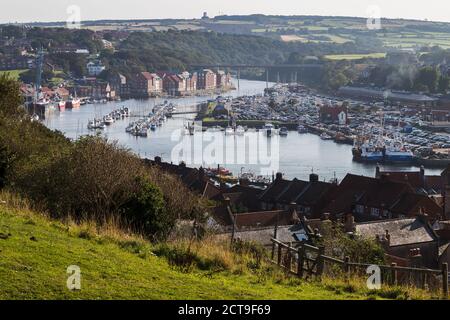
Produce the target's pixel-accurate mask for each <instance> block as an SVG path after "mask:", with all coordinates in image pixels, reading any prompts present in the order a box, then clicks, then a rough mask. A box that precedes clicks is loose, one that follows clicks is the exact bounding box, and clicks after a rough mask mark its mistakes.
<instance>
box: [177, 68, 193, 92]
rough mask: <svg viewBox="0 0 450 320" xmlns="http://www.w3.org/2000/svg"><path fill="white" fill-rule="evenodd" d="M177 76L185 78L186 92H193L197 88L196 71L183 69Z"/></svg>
mask: <svg viewBox="0 0 450 320" xmlns="http://www.w3.org/2000/svg"><path fill="white" fill-rule="evenodd" d="M179 76H180V77H182V78H184V80H185V83H186V87H185V89H184V90H185V92H186V94H193V93H194V92H195V91H196V90H197V73H196V72H194V73H189V72H187V71H183V72H182V73H181V74H179Z"/></svg>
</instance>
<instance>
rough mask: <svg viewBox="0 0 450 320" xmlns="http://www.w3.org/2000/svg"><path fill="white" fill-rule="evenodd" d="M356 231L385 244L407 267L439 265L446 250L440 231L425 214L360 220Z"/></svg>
mask: <svg viewBox="0 0 450 320" xmlns="http://www.w3.org/2000/svg"><path fill="white" fill-rule="evenodd" d="M355 233H356V234H357V235H359V236H361V237H362V238H365V239H370V240H375V241H377V242H378V243H380V244H381V246H382V247H383V249H384V250H385V253H386V254H387V258H388V260H391V261H393V262H396V263H397V264H400V265H403V266H407V267H425V268H432V269H437V268H439V266H440V263H439V262H440V261H441V258H440V257H441V256H442V254H443V251H440V250H439V247H440V242H439V237H438V235H437V234H436V232H435V231H434V230H433V228H432V227H431V225H430V223H429V222H428V221H427V219H426V218H425V217H423V216H419V217H416V218H403V219H392V220H385V221H376V222H366V223H358V224H356V225H355Z"/></svg>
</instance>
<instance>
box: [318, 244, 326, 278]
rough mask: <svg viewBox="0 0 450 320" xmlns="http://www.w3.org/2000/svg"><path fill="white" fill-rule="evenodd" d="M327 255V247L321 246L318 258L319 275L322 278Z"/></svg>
mask: <svg viewBox="0 0 450 320" xmlns="http://www.w3.org/2000/svg"><path fill="white" fill-rule="evenodd" d="M324 253H325V247H324V246H320V247H319V255H318V256H317V275H318V276H321V275H322V273H323V269H324V260H323V255H324Z"/></svg>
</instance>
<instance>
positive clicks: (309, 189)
mask: <svg viewBox="0 0 450 320" xmlns="http://www.w3.org/2000/svg"><path fill="white" fill-rule="evenodd" d="M335 188H336V185H335V184H333V183H327V182H321V181H319V176H318V175H316V174H311V175H310V177H309V181H301V180H298V179H294V180H292V181H289V180H285V179H283V176H282V174H281V173H277V175H276V178H275V180H274V181H273V183H272V184H271V185H270V186H269V187H268V188H267V189H266V190H265V191H264V192H263V193H262V194H261V196H260V198H259V200H260V202H261V209H262V210H273V209H287V208H288V207H290V206H292V205H294V206H295V208H296V210H297V211H298V212H299V213H300V214H302V215H305V216H307V217H308V218H313V217H318V216H320V215H321V213H322V210H323V209H324V207H325V205H326V203H327V201H328V200H329V197H330V195H331V193H332V192H333V190H334V189H335Z"/></svg>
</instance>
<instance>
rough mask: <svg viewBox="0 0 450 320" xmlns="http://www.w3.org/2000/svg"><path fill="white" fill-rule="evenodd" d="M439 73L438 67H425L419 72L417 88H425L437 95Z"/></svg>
mask: <svg viewBox="0 0 450 320" xmlns="http://www.w3.org/2000/svg"><path fill="white" fill-rule="evenodd" d="M439 77H440V74H439V71H438V69H437V68H436V67H423V68H421V69H420V70H419V73H418V74H417V78H416V84H415V86H417V87H419V86H421V85H422V86H425V87H427V89H428V91H429V92H431V93H435V92H436V91H437V89H438V83H439Z"/></svg>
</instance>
